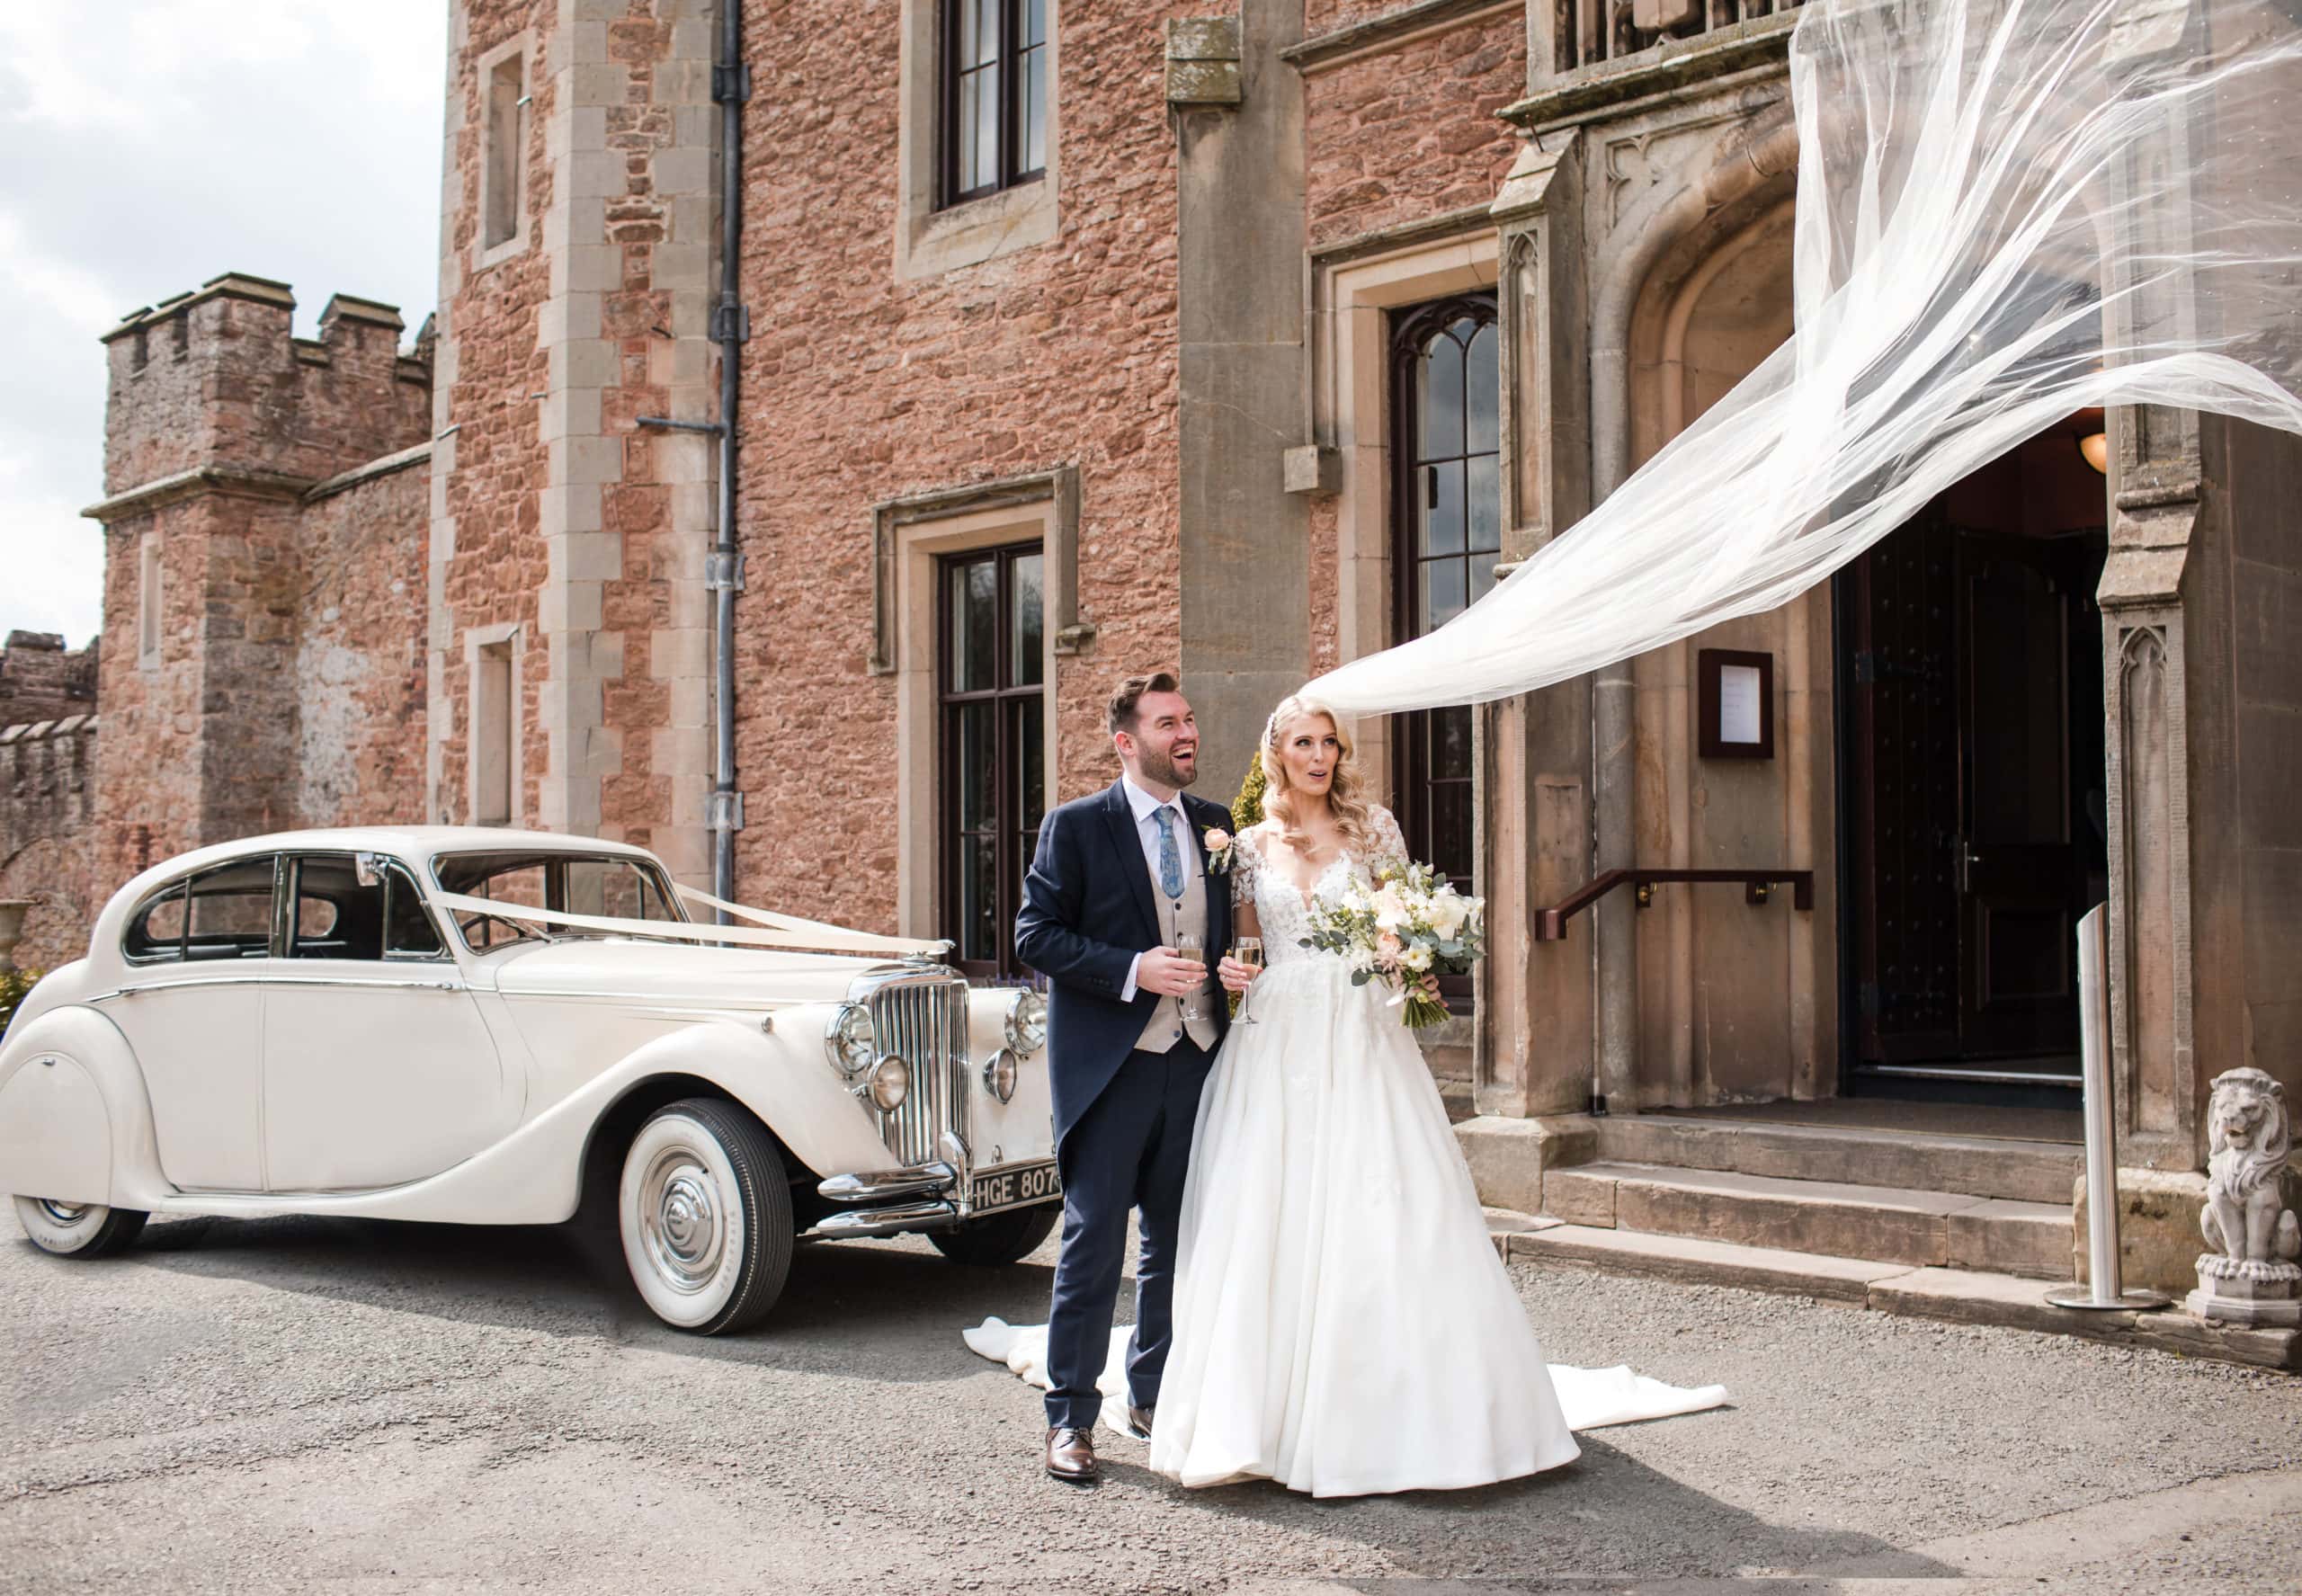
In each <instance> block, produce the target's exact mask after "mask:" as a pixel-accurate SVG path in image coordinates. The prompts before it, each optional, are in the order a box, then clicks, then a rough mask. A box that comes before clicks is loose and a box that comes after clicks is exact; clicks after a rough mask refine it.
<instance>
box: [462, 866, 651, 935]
mask: <svg viewBox="0 0 2302 1596" xmlns="http://www.w3.org/2000/svg"><path fill="white" fill-rule="evenodd" d="M432 869H433V874H434V875H436V876H438V877H439V878H440V889H441V890H442V892H449V893H453V894H456V895H458V896H462V897H484V898H489V899H492V900H494V901H495V902H497V903H502V904H516V905H520V906H521V907H522V908H530V909H556V910H558V911H559V912H561V913H563V914H596V915H599V916H602V918H605V919H610V920H668V921H674V922H680V921H684V920H685V919H686V918H687V916H686V915H685V914H683V913H681V911H680V908H679V900H678V898H677V897H676V896H674V893H673V891H672V887H671V883H670V882H668V881H666V880H665V878H664V872H663V871H662V870H661V869H658V868H657V867H656V865H655V863H654V862H653V861H652V860H643V859H627V858H624V857H621V856H620V855H614V854H604V855H593V854H582V853H537V852H511V851H505V852H500V853H442V854H437V855H434V856H433V860H432ZM454 918H455V922H456V930H457V932H458V933H459V934H460V935H461V936H462V937H463V939H464V943H465V945H466V946H467V947H468V948H470V949H471V950H472V951H473V952H475V953H485V952H486V951H488V950H490V949H492V948H503V947H507V946H509V945H511V944H513V943H514V942H523V941H556V940H558V939H560V938H564V937H605V936H611V935H616V934H620V933H615V932H600V931H591V930H587V929H585V928H584V927H582V926H575V925H545V924H539V923H536V922H534V921H528V920H514V919H511V918H509V917H507V916H504V915H501V914H478V913H476V912H471V911H464V910H459V911H457V912H456V914H455V916H454Z"/></svg>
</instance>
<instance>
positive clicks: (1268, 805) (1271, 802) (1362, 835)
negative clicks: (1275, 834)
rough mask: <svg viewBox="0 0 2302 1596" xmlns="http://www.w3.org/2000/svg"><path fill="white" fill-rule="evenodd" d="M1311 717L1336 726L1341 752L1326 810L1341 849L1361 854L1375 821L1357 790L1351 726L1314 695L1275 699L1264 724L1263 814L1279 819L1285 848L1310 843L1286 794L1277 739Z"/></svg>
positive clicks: (1361, 780)
mask: <svg viewBox="0 0 2302 1596" xmlns="http://www.w3.org/2000/svg"><path fill="white" fill-rule="evenodd" d="M1308 718H1320V719H1324V720H1325V722H1326V723H1327V724H1328V725H1329V726H1331V727H1334V740H1335V744H1336V746H1337V747H1338V748H1340V749H1341V751H1342V753H1341V756H1340V757H1339V758H1337V759H1336V761H1335V762H1334V776H1333V777H1332V778H1331V779H1330V780H1328V782H1327V808H1328V810H1329V812H1331V813H1332V814H1333V815H1334V818H1335V824H1336V825H1337V826H1338V827H1340V828H1341V830H1342V832H1343V847H1344V848H1345V849H1347V850H1348V851H1351V852H1352V853H1354V854H1357V855H1359V856H1360V857H1361V858H1364V857H1366V856H1367V853H1368V851H1369V845H1370V843H1372V842H1373V841H1374V825H1375V821H1374V816H1373V814H1372V813H1371V812H1370V809H1369V807H1368V804H1367V800H1366V798H1363V797H1361V794H1360V789H1361V787H1362V786H1363V785H1364V784H1365V782H1364V778H1362V777H1361V775H1360V773H1359V746H1358V743H1357V741H1356V740H1355V739H1354V738H1353V737H1352V735H1351V728H1350V727H1347V726H1345V725H1344V724H1343V717H1342V716H1340V715H1337V714H1336V713H1335V712H1334V710H1333V709H1328V708H1327V706H1326V705H1325V704H1323V703H1321V702H1320V701H1319V700H1317V699H1312V698H1305V697H1303V696H1302V695H1301V694H1300V693H1293V694H1289V696H1288V697H1286V698H1283V699H1281V700H1279V708H1277V709H1273V710H1272V711H1271V718H1270V719H1269V720H1267V721H1265V722H1264V723H1263V782H1264V789H1263V813H1264V814H1266V815H1268V816H1271V818H1272V819H1274V820H1276V821H1278V822H1279V834H1280V840H1282V841H1283V842H1285V843H1287V845H1288V846H1289V847H1290V848H1297V849H1299V848H1301V847H1303V846H1304V844H1305V843H1307V842H1308V841H1309V838H1308V836H1307V834H1306V833H1305V832H1304V830H1303V828H1302V826H1301V825H1300V823H1299V821H1298V817H1297V816H1296V815H1295V812H1294V808H1295V806H1294V803H1293V800H1292V798H1291V797H1290V794H1291V793H1292V791H1293V789H1292V788H1291V787H1290V786H1289V782H1288V780H1287V766H1286V764H1285V762H1283V761H1281V760H1280V757H1279V742H1280V738H1281V737H1283V736H1286V735H1287V728H1288V727H1290V726H1292V725H1294V724H1295V722H1297V721H1298V720H1304V719H1308Z"/></svg>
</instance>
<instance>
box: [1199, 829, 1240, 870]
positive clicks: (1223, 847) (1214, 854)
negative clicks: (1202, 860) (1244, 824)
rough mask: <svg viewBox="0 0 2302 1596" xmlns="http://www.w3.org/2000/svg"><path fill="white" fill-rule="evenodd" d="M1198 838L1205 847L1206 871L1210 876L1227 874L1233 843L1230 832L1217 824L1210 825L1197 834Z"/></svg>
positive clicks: (1229, 868)
mask: <svg viewBox="0 0 2302 1596" xmlns="http://www.w3.org/2000/svg"><path fill="white" fill-rule="evenodd" d="M1199 840H1200V843H1201V844H1203V845H1204V846H1205V847H1206V849H1207V873H1208V874H1209V875H1210V876H1227V875H1229V874H1230V873H1231V846H1232V843H1233V838H1232V836H1231V834H1230V833H1229V832H1227V831H1225V830H1224V829H1223V828H1222V827H1221V826H1219V825H1210V826H1209V827H1208V828H1207V829H1206V830H1205V831H1203V832H1201V833H1200V834H1199Z"/></svg>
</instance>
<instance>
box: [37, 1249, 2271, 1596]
mask: <svg viewBox="0 0 2302 1596" xmlns="http://www.w3.org/2000/svg"><path fill="white" fill-rule="evenodd" d="M146 1234H147V1240H146V1241H145V1242H144V1244H142V1245H141V1246H139V1247H138V1249H137V1250H136V1251H135V1252H134V1253H130V1254H129V1256H128V1257H126V1258H124V1259H122V1260H120V1261H117V1262H103V1263H94V1264H85V1263H84V1264H72V1263H67V1262H58V1261H56V1260H52V1259H49V1258H46V1257H43V1256H42V1255H40V1253H36V1252H34V1251H33V1249H32V1248H31V1245H30V1244H28V1243H24V1242H22V1241H21V1240H20V1239H18V1238H16V1237H15V1235H13V1226H10V1233H9V1235H8V1239H6V1240H5V1241H4V1242H0V1304H4V1307H0V1338H4V1339H0V1368H4V1369H5V1370H6V1374H5V1379H6V1384H7V1392H8V1415H9V1423H8V1425H7V1430H6V1433H5V1436H4V1438H0V1591H4V1592H28V1593H30V1592H38V1593H40V1596H65V1593H67V1592H81V1591H129V1590H132V1591H136V1592H164V1591H202V1592H205V1591H219V1590H225V1589H230V1590H233V1591H236V1592H261V1591H331V1592H332V1591H351V1590H355V1589H356V1590H361V1591H370V1590H378V1589H389V1590H395V1591H397V1590H407V1591H424V1592H433V1591H437V1592H479V1591H499V1590H517V1589H533V1590H538V1591H549V1592H614V1593H617V1596H621V1593H624V1592H649V1591H665V1592H673V1591H676V1592H721V1591H727V1592H736V1591H744V1592H760V1591H775V1592H782V1591H790V1592H851V1593H855V1596H861V1593H863V1592H871V1593H873V1596H881V1593H890V1592H898V1593H902V1596H912V1593H914V1592H919V1593H926V1592H944V1591H975V1590H980V1591H1031V1592H1074V1591H1076V1592H1102V1591H1129V1592H1135V1591H1146V1592H1194V1593H1196V1592H1271V1593H1274V1596H1276V1593H1279V1592H1285V1593H1286V1596H1320V1593H1327V1592H1415V1593H1416V1596H1436V1593H1437V1592H1453V1591H1460V1592H1477V1593H1483V1596H1493V1593H1495V1592H1503V1591H1519V1590H1526V1591H1536V1590H1554V1589H1556V1590H1570V1591H1584V1590H1588V1591H1625V1592H1628V1591H1637V1592H1725V1591H1763V1592H1770V1593H1773V1596H1783V1593H1787V1592H1799V1591H1808V1590H1812V1591H1845V1592H1923V1593H1924V1596H1950V1593H1951V1592H1967V1591H1980V1590H1990V1591H1997V1590H2005V1591H2014V1590H2022V1591H2038V1590H2040V1589H2068V1590H2073V1591H2079V1590H2083V1591H2088V1592H2096V1591H2119V1590H2131V1591H2137V1592H2159V1591H2166V1590H2173V1589H2182V1588H2189V1587H2195V1588H2197V1589H2200V1590H2208V1589H2213V1590H2219V1591H2229V1590H2234V1589H2235V1590H2247V1591H2253V1590H2260V1591H2279V1592H2291V1591H2293V1590H2295V1589H2297V1588H2298V1587H2302V1381H2298V1380H2297V1379H2296V1378H2293V1377H2289V1376H2280V1375H2276V1374H2269V1373H2264V1372H2261V1371H2257V1370H2251V1369H2235V1368H2230V1367H2226V1366H2224V1365H2220V1364H2211V1363H2190V1362H2186V1361H2183V1360H2179V1359H2176V1358H2173V1357H2170V1356H2166V1355H2163V1354H2157V1353H2146V1352H2137V1351H2128V1350H2124V1349H2119V1348H2112V1347H2106V1346H2101V1345H2095V1344H2092V1343H2088V1342H2077V1341H2067V1340H2061V1339H2057V1338H2053V1337H2048V1336H2040V1335H2033V1334H2030V1333H2023V1332H2019V1331H2005V1330H1993V1329H1981V1328H1973V1327H1967V1326H1958V1325H1949V1324H1942V1325H1937V1324H1929V1323H1926V1322H1923V1321H1919V1320H1912V1319H1903V1318H1893V1317H1888V1316H1886V1315H1877V1314H1866V1313H1862V1312H1860V1311H1858V1310H1854V1309H1851V1308H1846V1307H1839V1306H1823V1305H1820V1304H1809V1303H1806V1302H1801V1301H1796V1300H1792V1299H1789V1298H1784V1297H1766V1296H1760V1295H1754V1294H1749V1293H1744V1292H1738V1291H1732V1290H1722V1289H1716V1288H1687V1287H1674V1286H1668V1285H1662V1284H1657V1283H1654V1282H1647V1281H1637V1280H1623V1279H1608V1278H1604V1277H1600V1276H1593V1275H1584V1274H1581V1273H1575V1272H1565V1271H1548V1270H1535V1269H1530V1268H1528V1267H1526V1266H1523V1265H1519V1266H1514V1267H1513V1273H1514V1276H1515V1278H1516V1279H1517V1281H1518V1284H1519V1287H1520V1290H1521V1295H1522V1296H1523V1297H1524V1298H1525V1300H1526V1303H1527V1306H1528V1311H1529V1313H1530V1315H1532V1316H1533V1318H1534V1321H1535V1324H1536V1325H1537V1326H1538V1328H1539V1331H1540V1332H1541V1333H1542V1336H1543V1341H1544V1345H1545V1350H1546V1351H1548V1353H1549V1355H1550V1356H1551V1357H1552V1358H1553V1359H1555V1360H1558V1361H1560V1362H1568V1363H1587V1364H1609V1363H1616V1362H1625V1361H1627V1362H1629V1363H1630V1364H1632V1365H1633V1366H1634V1367H1636V1368H1637V1369H1640V1370H1642V1371H1644V1372H1646V1373H1648V1374H1653V1375H1656V1376H1659V1377H1660V1378H1664V1379H1667V1380H1672V1381H1674V1382H1678V1383H1682V1384H1699V1383H1704V1382H1709V1381H1722V1382H1724V1383H1725V1384H1726V1386H1727V1387H1728V1388H1729V1390H1730V1391H1731V1392H1732V1394H1733V1395H1734V1398H1735V1404H1734V1406H1733V1407H1731V1408H1729V1409H1726V1410H1723V1411H1719V1412H1715V1413H1701V1414H1696V1415H1692V1416H1690V1417H1686V1418H1680V1419H1672V1420H1665V1421H1662V1422H1656V1423H1653V1424H1648V1425H1643V1426H1634V1427H1629V1428H1624V1429H1616V1430H1608V1431H1597V1432H1594V1433H1593V1434H1591V1435H1589V1436H1586V1437H1585V1438H1584V1457H1583V1460H1582V1461H1581V1462H1580V1463H1579V1464H1577V1465H1575V1466H1574V1467H1570V1468H1567V1469H1564V1470H1560V1471H1557V1472H1556V1473H1554V1474H1551V1475H1548V1476H1542V1477H1540V1478H1538V1479H1535V1480H1530V1481H1521V1482H1518V1483H1515V1484H1511V1485H1498V1486H1492V1487H1488V1488H1486V1489H1484V1490H1479V1491H1475V1492H1467V1493H1428V1494H1419V1495H1413V1496H1405V1497H1390V1498H1377V1499H1368V1500H1361V1501H1354V1502H1311V1501H1308V1500H1306V1499H1302V1498H1298V1497H1294V1496H1290V1495H1289V1494H1288V1493H1286V1492H1284V1491H1281V1490H1279V1489H1277V1488H1276V1487H1271V1486H1240V1487H1232V1488H1228V1489H1224V1490H1219V1491H1213V1492H1204V1493H1187V1492H1184V1491H1182V1490H1180V1489H1178V1488H1176V1487H1174V1486H1172V1485H1168V1484H1167V1483H1166V1482H1164V1481H1163V1480H1160V1479H1158V1478H1156V1477H1155V1476H1151V1475H1149V1474H1148V1473H1147V1472H1146V1471H1145V1469H1144V1468H1143V1467H1142V1456H1143V1455H1142V1451H1141V1449H1139V1448H1138V1447H1135V1446H1134V1445H1132V1444H1131V1443H1129V1444H1126V1445H1113V1446H1109V1447H1107V1448H1106V1452H1105V1457H1106V1462H1107V1467H1108V1475H1109V1478H1108V1479H1107V1481H1106V1483H1105V1484H1104V1485H1102V1487H1101V1488H1100V1489H1099V1490H1095V1491H1089V1492H1082V1491H1078V1490H1075V1489H1072V1488H1069V1487H1066V1486H1063V1485H1058V1484H1057V1483H1055V1482H1053V1481H1050V1480H1048V1479H1046V1478H1044V1477H1043V1476H1041V1475H1040V1473H1039V1467H1038V1461H1037V1448H1038V1445H1039V1438H1040V1433H1041V1431H1040V1420H1039V1402H1038V1397H1037V1394H1036V1393H1034V1392H1031V1391H1030V1390H1028V1389H1026V1388H1025V1387H1024V1386H1022V1384H1021V1383H1020V1382H1018V1381H1016V1380H1015V1379H1014V1378H1013V1377H1011V1376H1010V1375H1008V1374H1007V1373H1006V1371H1005V1370H1004V1369H1000V1368H997V1367H995V1366H994V1365H992V1364H988V1363H986V1362H984V1361H982V1360H979V1359H977V1358H976V1357H974V1356H973V1355H972V1354H970V1353H969V1352H968V1351H967V1350H966V1349H965V1348H964V1347H963V1346H961V1344H960V1342H959V1329H960V1328H961V1326H963V1325H966V1324H974V1323H976V1322H977V1320H979V1319H981V1318H982V1317H983V1316H984V1315H987V1314H998V1315H1002V1316H1003V1317H1005V1318H1009V1319H1012V1320H1028V1321H1033V1322H1036V1321H1037V1320H1039V1318H1041V1317H1042V1316H1043V1315H1044V1313H1045V1308H1046V1303H1047V1291H1048V1279H1049V1273H1050V1267H1049V1266H1050V1264H1051V1262H1052V1248H1051V1246H1050V1248H1049V1249H1048V1250H1045V1251H1043V1252H1042V1253H1040V1254H1039V1256H1037V1257H1035V1258H1033V1259H1031V1260H1030V1261H1028V1262H1025V1263H1022V1264H1020V1265H1017V1266H1016V1267H1014V1268H1013V1269H1008V1270H1004V1271H994V1272H977V1271H965V1270H960V1269H958V1268H955V1267H954V1266H952V1265H950V1264H948V1263H945V1262H942V1261H941V1259H940V1258H939V1257H938V1256H936V1255H935V1254H934V1253H932V1252H931V1251H930V1250H929V1249H927V1248H926V1247H925V1246H924V1245H923V1244H911V1243H884V1242H872V1243H846V1244H838V1245H836V1246H826V1247H817V1248H815V1249H813V1250H804V1251H803V1252H802V1253H801V1255H800V1260H799V1265H798V1267H797V1269H796V1270H795V1273H794V1278H793V1280H792V1285H791V1288H790V1292H789V1294H788V1295H787V1297H785V1300H784V1304H783V1306H781V1308H780V1309H779V1310H778V1312H777V1314H776V1315H775V1316H774V1317H773V1318H772V1319H771V1320H770V1322H769V1323H768V1324H767V1325H766V1326H765V1327H763V1329H762V1330H760V1331H758V1332H755V1333H752V1334H749V1335H746V1336H743V1337H739V1338H736V1339H734V1340H729V1341H702V1340H697V1339H694V1338H691V1337H688V1336H683V1335H679V1334H675V1333H672V1332H670V1331H667V1330H665V1329H663V1328H661V1327H660V1326H658V1325H657V1324H656V1323H655V1321H654V1320H653V1319H651V1318H649V1317H648V1316H647V1315H646V1314H645V1313H644V1311H643V1310H642V1309H641V1308H640V1306H639V1304H638V1299H637V1298H636V1297H634V1296H633V1295H632V1294H631V1292H630V1290H629V1286H628V1285H627V1284H626V1283H624V1282H622V1281H621V1280H620V1279H619V1278H618V1277H617V1276H615V1275H614V1274H612V1273H609V1272H605V1271H603V1270H602V1268H601V1266H600V1264H599V1262H597V1261H595V1260H593V1259H590V1258H588V1257H587V1255H586V1253H584V1250H583V1249H581V1248H579V1247H578V1246H577V1245H576V1243H575V1241H574V1240H573V1238H572V1237H570V1236H569V1235H567V1233H564V1232H558V1231H549V1230H464V1229H455V1228H450V1227H444V1226H441V1227H434V1226H411V1225H391V1224H383V1223H378V1222H371V1221H345V1220H313V1219H285V1220H272V1221H263V1222H245V1221H244V1222H228V1221H210V1220H189V1221H179V1222H174V1223H170V1224H158V1225H154V1226H152V1227H151V1228H150V1229H149V1230H148V1231H147V1233H146ZM2042 1580H2043V1581H2044V1583H2041V1581H2042Z"/></svg>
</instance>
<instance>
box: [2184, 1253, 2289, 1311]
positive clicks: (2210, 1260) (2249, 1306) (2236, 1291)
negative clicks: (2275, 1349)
mask: <svg viewBox="0 0 2302 1596" xmlns="http://www.w3.org/2000/svg"><path fill="white" fill-rule="evenodd" d="M2182 1306H2184V1307H2186V1308H2188V1309H2190V1312H2191V1313H2193V1314H2196V1315H2198V1316H2199V1318H2201V1319H2219V1320H2221V1321H2222V1322H2223V1323H2224V1324H2270V1325H2281V1326H2282V1325H2298V1324H2302V1266H2298V1265H2295V1264H2291V1263H2287V1262H2278V1261H2271V1262H2264V1261H2262V1260H2260V1259H2252V1258H2225V1257H2224V1256H2222V1254H2220V1253H2202V1254H2200V1255H2199V1261H2198V1289H2197V1290H2195V1291H2193V1292H2191V1293H2190V1296H2189V1297H2188V1298H2187V1299H2186V1300H2185V1301H2184V1302H2183V1304H2182Z"/></svg>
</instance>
